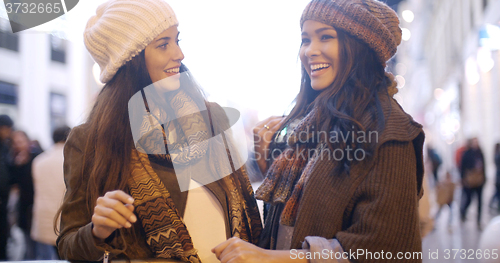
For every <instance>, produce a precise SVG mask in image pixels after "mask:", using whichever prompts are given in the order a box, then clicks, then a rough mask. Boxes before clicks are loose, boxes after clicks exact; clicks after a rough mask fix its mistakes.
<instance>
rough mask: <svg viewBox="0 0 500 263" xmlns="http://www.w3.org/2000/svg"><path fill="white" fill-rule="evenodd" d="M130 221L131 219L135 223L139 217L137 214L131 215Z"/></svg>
mask: <svg viewBox="0 0 500 263" xmlns="http://www.w3.org/2000/svg"><path fill="white" fill-rule="evenodd" d="M129 221H131V222H132V223H135V221H137V217H136V216H135V215H131V216H130V218H129Z"/></svg>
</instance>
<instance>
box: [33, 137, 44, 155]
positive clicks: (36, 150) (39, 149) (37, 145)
mask: <svg viewBox="0 0 500 263" xmlns="http://www.w3.org/2000/svg"><path fill="white" fill-rule="evenodd" d="M30 148H31V152H32V153H34V154H37V155H38V154H41V153H42V152H43V148H42V146H41V145H40V142H39V141H38V140H32V141H30Z"/></svg>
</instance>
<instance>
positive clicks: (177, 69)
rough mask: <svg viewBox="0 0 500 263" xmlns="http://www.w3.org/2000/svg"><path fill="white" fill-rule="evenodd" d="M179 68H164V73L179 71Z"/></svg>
mask: <svg viewBox="0 0 500 263" xmlns="http://www.w3.org/2000/svg"><path fill="white" fill-rule="evenodd" d="M179 69H180V68H171V69H168V70H165V72H166V73H179Z"/></svg>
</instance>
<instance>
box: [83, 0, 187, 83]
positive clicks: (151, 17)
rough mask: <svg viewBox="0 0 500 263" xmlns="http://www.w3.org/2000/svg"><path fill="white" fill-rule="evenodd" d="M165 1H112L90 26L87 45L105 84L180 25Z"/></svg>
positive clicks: (100, 10)
mask: <svg viewBox="0 0 500 263" xmlns="http://www.w3.org/2000/svg"><path fill="white" fill-rule="evenodd" d="M178 24H179V23H178V22H177V18H176V17H175V14H174V11H173V10H172V8H171V7H170V6H169V5H168V4H167V3H166V2H165V1H164V0H109V1H107V2H106V3H104V4H101V5H100V6H99V7H98V8H97V11H96V15H95V16H92V17H91V18H90V19H89V21H88V22H87V26H86V28H85V33H84V42H85V46H86V47H87V50H88V51H89V52H90V55H91V56H92V58H93V59H94V60H95V61H96V62H97V64H99V67H100V68H101V75H100V80H101V82H102V83H106V82H108V81H110V80H111V79H112V78H113V76H114V75H115V74H116V72H117V71H118V69H119V68H120V67H121V66H123V65H124V64H125V63H126V62H127V61H129V60H131V59H132V58H133V57H134V56H135V55H137V54H139V53H140V52H141V51H142V50H143V49H144V48H146V46H147V45H148V44H149V43H151V41H152V40H153V39H155V38H156V37H157V36H158V35H159V34H161V33H162V32H163V31H165V30H166V29H168V28H169V27H171V26H174V25H178Z"/></svg>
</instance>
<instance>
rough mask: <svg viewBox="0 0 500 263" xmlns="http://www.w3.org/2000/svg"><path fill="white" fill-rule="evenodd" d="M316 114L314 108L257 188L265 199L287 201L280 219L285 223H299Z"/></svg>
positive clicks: (292, 134) (257, 194)
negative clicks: (298, 212) (296, 220)
mask: <svg viewBox="0 0 500 263" xmlns="http://www.w3.org/2000/svg"><path fill="white" fill-rule="evenodd" d="M316 114H317V113H316V110H315V109H313V110H312V111H311V112H309V114H308V115H307V116H306V117H305V118H304V119H302V120H301V121H300V123H299V124H298V125H297V126H296V128H295V129H294V130H293V131H292V133H291V134H290V136H289V137H288V141H287V143H288V147H287V148H286V149H285V150H284V151H283V152H282V153H281V154H280V155H279V156H278V157H277V159H276V160H275V161H274V162H273V164H272V165H271V167H270V168H269V170H268V171H267V174H266V178H265V179H264V181H263V182H262V185H261V186H260V187H259V189H257V191H256V195H255V196H256V198H257V199H260V200H263V201H264V202H268V203H271V204H273V205H276V204H278V203H285V208H284V209H283V212H282V214H281V219H280V223H281V224H283V225H288V226H294V225H295V219H296V217H297V211H298V208H299V202H300V198H301V196H302V190H303V188H304V185H305V183H306V182H307V180H308V179H309V176H310V170H311V167H312V165H311V164H310V163H311V162H309V151H308V148H307V144H308V142H310V139H311V138H312V136H313V134H312V132H313V131H312V130H311V127H313V120H314V117H315V115H316Z"/></svg>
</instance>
